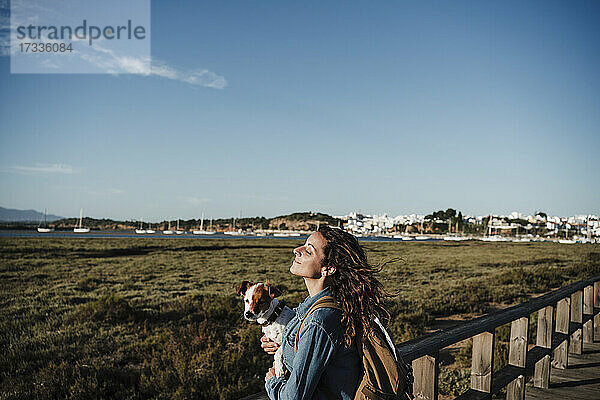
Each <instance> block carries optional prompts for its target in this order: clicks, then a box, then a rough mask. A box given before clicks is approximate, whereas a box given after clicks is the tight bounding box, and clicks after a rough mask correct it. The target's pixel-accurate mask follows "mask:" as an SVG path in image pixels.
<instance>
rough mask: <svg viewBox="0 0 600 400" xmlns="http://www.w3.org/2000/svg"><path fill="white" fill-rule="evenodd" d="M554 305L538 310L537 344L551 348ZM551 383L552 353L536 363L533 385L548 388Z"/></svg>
mask: <svg viewBox="0 0 600 400" xmlns="http://www.w3.org/2000/svg"><path fill="white" fill-rule="evenodd" d="M553 314H554V307H552V306H548V307H545V308H542V309H541V310H540V311H539V312H538V325H537V333H536V346H539V347H543V348H546V349H549V348H551V347H552V328H553ZM549 384H550V355H546V356H544V357H543V358H542V359H541V360H539V361H538V362H536V363H535V369H534V372H533V386H535V387H538V388H544V389H547V388H548V385H549Z"/></svg>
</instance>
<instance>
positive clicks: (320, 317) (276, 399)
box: [265, 288, 361, 400]
mask: <svg viewBox="0 0 600 400" xmlns="http://www.w3.org/2000/svg"><path fill="white" fill-rule="evenodd" d="M327 295H329V296H330V295H331V291H330V289H329V288H325V289H323V290H322V291H321V292H319V293H318V294H316V295H314V296H313V297H307V298H306V299H305V300H304V301H303V302H302V303H300V305H299V306H298V307H296V308H295V309H294V311H295V312H296V316H295V317H294V318H292V319H291V320H290V322H288V324H287V325H286V327H285V330H284V331H283V340H282V348H283V350H282V351H283V362H284V364H285V366H286V368H287V370H288V371H290V374H289V375H287V376H286V377H284V378H277V377H273V378H271V379H269V380H268V381H267V382H265V388H266V390H267V394H268V395H269V398H270V399H271V400H312V399H319V400H331V399H334V398H335V399H344V400H351V399H354V394H355V392H356V388H357V386H358V378H359V374H360V372H361V365H360V359H359V357H358V352H357V350H356V346H355V345H352V346H350V347H349V348H347V347H346V345H345V343H344V329H343V327H342V324H341V317H342V315H341V311H339V310H336V309H332V308H319V309H317V310H315V311H314V312H313V313H312V314H311V315H310V316H309V317H308V319H307V320H306V322H305V323H304V326H303V327H302V332H301V334H300V338H299V340H298V353H297V354H296V355H294V341H295V339H296V333H297V332H298V328H299V327H300V323H301V322H302V320H304V318H305V317H306V314H307V312H308V309H309V308H310V307H311V306H312V305H313V304H314V303H315V302H316V301H317V300H318V299H320V298H321V297H323V296H327Z"/></svg>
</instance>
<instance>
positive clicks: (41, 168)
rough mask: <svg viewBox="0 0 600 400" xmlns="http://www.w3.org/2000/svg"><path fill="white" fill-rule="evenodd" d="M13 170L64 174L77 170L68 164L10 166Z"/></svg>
mask: <svg viewBox="0 0 600 400" xmlns="http://www.w3.org/2000/svg"><path fill="white" fill-rule="evenodd" d="M10 169H11V170H12V171H13V172H19V173H24V174H65V175H72V174H76V173H78V172H79V170H78V169H76V168H73V167H72V166H71V165H69V164H36V165H35V166H25V165H14V166H12V167H10Z"/></svg>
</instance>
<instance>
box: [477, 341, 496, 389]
mask: <svg viewBox="0 0 600 400" xmlns="http://www.w3.org/2000/svg"><path fill="white" fill-rule="evenodd" d="M493 365H494V333H493V332H483V333H480V334H479V335H476V336H473V354H472V360H471V389H473V390H478V391H480V392H485V393H490V392H491V390H492V368H493Z"/></svg>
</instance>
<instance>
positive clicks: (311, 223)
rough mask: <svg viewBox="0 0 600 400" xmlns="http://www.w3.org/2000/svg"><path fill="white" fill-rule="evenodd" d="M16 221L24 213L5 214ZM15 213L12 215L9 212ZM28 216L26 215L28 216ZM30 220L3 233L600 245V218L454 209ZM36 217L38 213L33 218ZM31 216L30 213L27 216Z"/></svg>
mask: <svg viewBox="0 0 600 400" xmlns="http://www.w3.org/2000/svg"><path fill="white" fill-rule="evenodd" d="M5 210H6V211H7V212H6V213H4V215H11V216H13V218H16V217H14V216H15V215H18V211H20V210H8V209H2V210H0V211H5ZM8 211H10V213H8ZM23 212H25V211H23ZM26 212H27V214H26V215H27V218H29V219H27V220H23V219H21V220H14V219H13V220H12V221H11V220H6V217H4V218H3V217H2V216H1V215H0V221H2V220H3V221H2V222H0V228H2V229H5V230H6V229H13V230H14V229H26V230H27V229H36V227H37V230H38V232H40V233H48V232H53V231H55V230H58V231H70V230H72V231H73V232H75V233H87V232H90V230H92V231H131V232H134V233H136V234H140V235H141V234H146V235H148V234H165V235H169V234H173V235H181V234H196V235H213V234H217V233H220V234H225V235H233V236H248V235H254V236H269V235H273V236H299V235H303V234H307V233H310V232H313V231H315V230H316V229H318V228H319V226H320V225H323V224H326V225H330V226H336V227H339V228H342V229H344V230H346V231H348V232H351V233H352V234H354V235H356V236H358V237H381V238H389V239H400V240H406V241H411V240H430V239H444V240H448V241H450V240H455V241H460V240H473V239H479V240H484V241H509V240H510V241H517V242H527V241H558V242H561V243H596V242H600V219H599V218H598V216H596V215H574V216H568V217H564V216H550V215H547V214H546V213H545V212H541V211H540V212H537V213H535V214H533V215H525V214H522V213H520V212H517V211H515V212H512V213H510V214H508V215H500V214H488V215H479V216H474V215H466V214H465V215H463V213H462V212H461V211H457V210H455V209H453V208H448V209H446V210H439V211H434V212H432V213H431V214H426V215H421V214H409V215H398V216H395V217H391V216H388V215H387V214H366V213H359V212H351V213H349V214H346V215H338V216H331V215H328V214H323V213H319V212H312V211H309V212H298V213H293V214H289V215H282V216H277V217H273V218H265V217H239V218H237V217H233V218H219V219H214V220H213V219H210V218H204V215H202V216H201V217H200V218H198V219H189V220H182V219H172V220H164V221H161V222H156V223H149V222H144V221H143V220H142V219H138V220H126V221H116V220H112V219H96V218H90V217H84V215H83V211H82V213H81V214H80V217H79V218H62V217H58V216H53V217H54V218H53V220H50V219H48V216H47V215H45V214H43V213H39V212H36V211H34V210H27V211H26ZM32 213H33V214H32ZM24 215H25V214H24Z"/></svg>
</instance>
